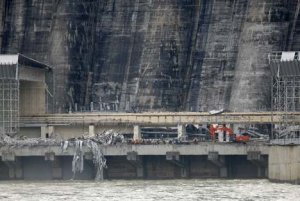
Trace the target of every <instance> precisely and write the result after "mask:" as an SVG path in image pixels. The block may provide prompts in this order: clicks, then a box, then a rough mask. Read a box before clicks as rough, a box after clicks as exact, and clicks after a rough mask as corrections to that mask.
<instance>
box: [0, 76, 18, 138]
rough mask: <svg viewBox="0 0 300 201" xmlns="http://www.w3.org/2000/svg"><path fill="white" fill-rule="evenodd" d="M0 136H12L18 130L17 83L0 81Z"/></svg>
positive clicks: (16, 81)
mask: <svg viewBox="0 0 300 201" xmlns="http://www.w3.org/2000/svg"><path fill="white" fill-rule="evenodd" d="M0 114H1V116H0V128H1V134H3V133H5V134H9V135H14V134H16V133H17V132H18V130H19V81H18V80H15V79H3V78H1V79H0Z"/></svg>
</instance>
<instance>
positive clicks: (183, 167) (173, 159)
mask: <svg viewBox="0 0 300 201" xmlns="http://www.w3.org/2000/svg"><path fill="white" fill-rule="evenodd" d="M166 160H167V161H168V162H170V163H172V164H174V165H176V166H178V167H180V177H181V178H187V177H188V176H189V172H188V165H187V161H185V160H184V159H183V158H181V157H180V153H179V152H177V151H168V152H166Z"/></svg>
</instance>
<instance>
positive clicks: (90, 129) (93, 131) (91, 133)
mask: <svg viewBox="0 0 300 201" xmlns="http://www.w3.org/2000/svg"><path fill="white" fill-rule="evenodd" d="M94 136H95V126H94V125H92V124H90V125H89V137H94Z"/></svg>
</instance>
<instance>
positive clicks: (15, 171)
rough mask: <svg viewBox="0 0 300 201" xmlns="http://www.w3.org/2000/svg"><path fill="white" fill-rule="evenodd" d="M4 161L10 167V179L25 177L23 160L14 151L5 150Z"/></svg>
mask: <svg viewBox="0 0 300 201" xmlns="http://www.w3.org/2000/svg"><path fill="white" fill-rule="evenodd" d="M2 161H3V162H4V163H5V164H6V166H7V167H8V174H9V178H10V179H22V178H23V169H22V161H21V159H20V158H19V157H16V156H15V153H14V152H3V153H2Z"/></svg>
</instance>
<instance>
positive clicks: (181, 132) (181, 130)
mask: <svg viewBox="0 0 300 201" xmlns="http://www.w3.org/2000/svg"><path fill="white" fill-rule="evenodd" d="M177 137H178V138H183V139H185V138H186V129H185V125H181V124H178V125H177Z"/></svg>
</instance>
